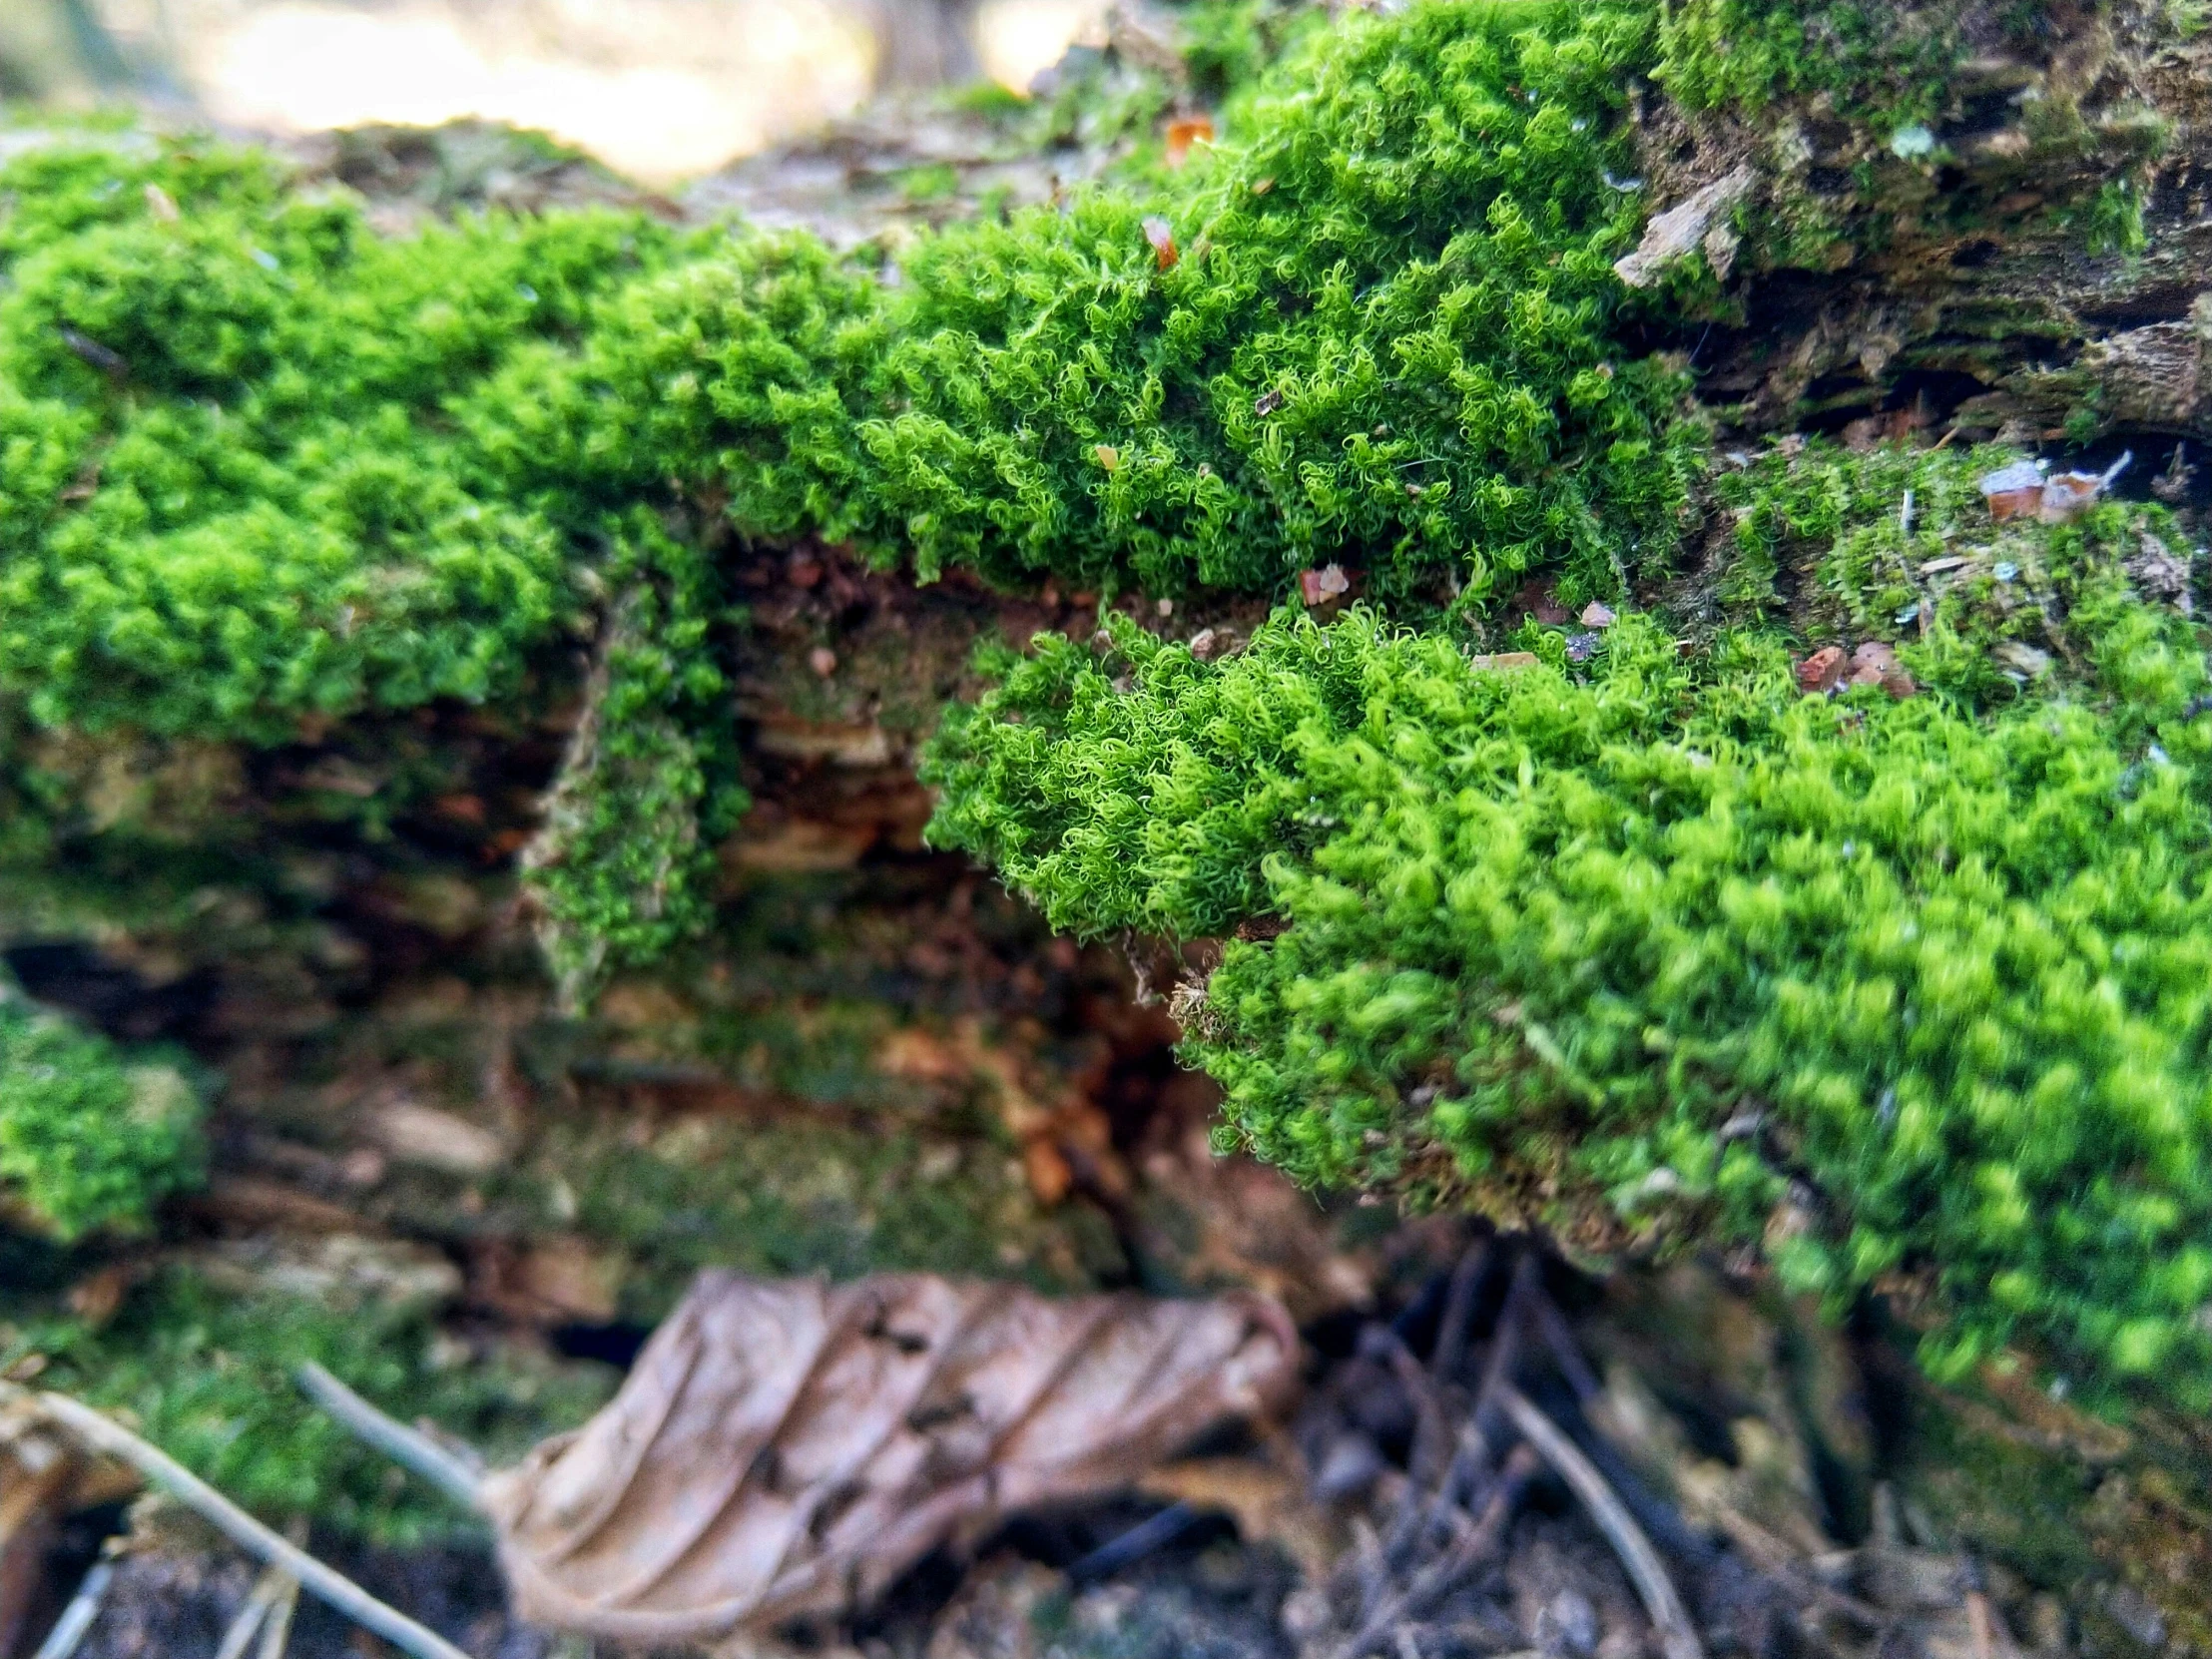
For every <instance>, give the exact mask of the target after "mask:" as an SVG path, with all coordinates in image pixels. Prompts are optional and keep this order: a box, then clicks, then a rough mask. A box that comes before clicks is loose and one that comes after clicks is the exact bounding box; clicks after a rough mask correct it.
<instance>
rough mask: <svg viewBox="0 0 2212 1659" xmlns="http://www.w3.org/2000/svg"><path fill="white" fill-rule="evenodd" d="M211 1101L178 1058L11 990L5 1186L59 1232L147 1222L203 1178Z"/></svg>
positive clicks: (1, 1076)
mask: <svg viewBox="0 0 2212 1659" xmlns="http://www.w3.org/2000/svg"><path fill="white" fill-rule="evenodd" d="M201 1110H202V1108H201V1102H200V1097H199V1095H198V1094H197V1093H196V1092H195V1090H194V1089H193V1086H192V1085H191V1084H190V1083H189V1082H187V1081H186V1079H185V1076H184V1074H183V1073H182V1072H181V1071H179V1070H178V1068H177V1067H176V1066H175V1065H173V1064H170V1063H166V1062H164V1061H161V1060H157V1059H138V1060H135V1061H134V1060H133V1059H132V1058H130V1057H128V1056H126V1055H125V1054H124V1053H123V1052H122V1051H121V1050H119V1049H118V1048H117V1047H116V1046H115V1044H113V1043H111V1042H109V1041H108V1040H107V1039H106V1038H105V1037H101V1036H98V1035H95V1034H93V1033H91V1032H87V1031H82V1030H79V1029H77V1028H76V1027H74V1026H72V1025H70V1024H69V1023H68V1022H67V1021H66V1020H63V1019H60V1018H58V1017H56V1016H54V1015H51V1014H44V1013H38V1012H34V1011H32V1010H31V1009H29V1008H28V1007H26V1006H25V1005H24V1004H23V1003H22V1002H21V1001H20V1000H19V999H16V1000H0V1195H4V1196H5V1198H6V1199H7V1201H8V1202H9V1203H10V1204H11V1205H13V1206H18V1207H20V1211H21V1212H27V1214H28V1218H29V1219H31V1220H32V1221H34V1222H35V1223H36V1224H37V1225H38V1226H39V1227H40V1228H41V1229H43V1230H44V1231H46V1232H48V1233H51V1234H52V1235H53V1236H54V1237H56V1238H59V1239H63V1240H70V1239H76V1238H79V1237H81V1236H83V1235H84V1234H86V1233H90V1232H93V1231H95V1230H97V1229H103V1228H105V1229H112V1230H119V1231H126V1232H128V1231H134V1230H137V1229H139V1228H143V1227H144V1226H145V1225H146V1223H147V1220H148V1218H149V1216H150V1215H151V1214H152V1211H153V1209H154V1206H155V1205H156V1204H158V1203H159V1202H160V1201H161V1200H162V1198H164V1197H165V1196H167V1195H168V1194H169V1193H172V1192H175V1191H176V1190H177V1189H179V1188H180V1187H186V1186H190V1185H191V1184H192V1183H193V1182H194V1181H196V1180H197V1179H198V1176H199V1170H200V1158H201V1145H200V1118H201Z"/></svg>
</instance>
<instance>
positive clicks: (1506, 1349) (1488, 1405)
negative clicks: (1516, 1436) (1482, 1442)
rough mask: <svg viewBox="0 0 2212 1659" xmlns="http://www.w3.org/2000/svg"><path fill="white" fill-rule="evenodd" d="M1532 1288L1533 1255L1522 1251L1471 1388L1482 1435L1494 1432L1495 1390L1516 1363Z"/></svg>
mask: <svg viewBox="0 0 2212 1659" xmlns="http://www.w3.org/2000/svg"><path fill="white" fill-rule="evenodd" d="M1536 1290H1537V1285H1536V1258H1535V1257H1534V1256H1532V1255H1523V1256H1522V1257H1521V1259H1520V1260H1519V1261H1517V1262H1515V1263H1514V1264H1513V1282H1512V1284H1511V1285H1509V1286H1507V1287H1506V1291H1505V1305H1504V1306H1503V1307H1502V1308H1500V1309H1499V1310H1498V1312H1497V1327H1496V1329H1495V1330H1493V1331H1492V1332H1491V1333H1490V1352H1489V1353H1488V1354H1487V1355H1486V1356H1485V1357H1484V1358H1483V1361H1482V1382H1481V1384H1480V1386H1478V1387H1477V1388H1476V1389H1475V1391H1474V1425H1475V1427H1477V1428H1479V1429H1480V1430H1482V1433H1483V1436H1484V1437H1485V1438H1488V1437H1489V1436H1490V1435H1492V1434H1493V1433H1494V1432H1495V1424H1496V1419H1497V1395H1498V1390H1499V1389H1500V1388H1502V1387H1504V1386H1505V1385H1506V1384H1507V1383H1511V1382H1512V1380H1513V1372H1514V1368H1515V1367H1517V1366H1518V1365H1519V1364H1520V1344H1521V1325H1522V1322H1523V1320H1524V1319H1525V1318H1526V1317H1527V1312H1528V1301H1529V1298H1530V1297H1532V1296H1534V1295H1535V1294H1536Z"/></svg>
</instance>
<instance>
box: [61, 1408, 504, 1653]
mask: <svg viewBox="0 0 2212 1659" xmlns="http://www.w3.org/2000/svg"><path fill="white" fill-rule="evenodd" d="M32 1399H33V1400H34V1401H35V1403H36V1404H37V1406H38V1409H39V1410H40V1411H41V1412H42V1413H43V1414H44V1415H45V1416H46V1417H47V1418H48V1420H50V1421H52V1422H54V1423H57V1424H58V1425H60V1426H61V1427H63V1428H66V1429H68V1430H69V1431H70V1432H71V1433H72V1434H74V1435H76V1436H77V1438H78V1439H80V1440H82V1441H83V1442H84V1443H85V1444H86V1445H88V1446H90V1447H92V1448H93V1449H94V1450H95V1451H99V1452H103V1453H105V1454H106V1455H107V1456H110V1457H114V1458H118V1459H120V1460H121V1461H123V1462H126V1463H128V1464H130V1465H131V1466H132V1467H133V1468H135V1469H137V1470H138V1471H139V1473H141V1474H143V1475H145V1476H146V1478H147V1479H149V1480H151V1481H153V1482H154V1484H156V1485H157V1486H160V1487H161V1488H162V1489H163V1490H164V1491H166V1492H168V1493H169V1494H170V1496H172V1497H174V1498H176V1499H177V1501H178V1502H180V1503H182V1504H184V1505H185V1506H186V1507H187V1508H190V1509H192V1510H194V1511H196V1512H197V1513H198V1514H199V1515H200V1516H201V1518H202V1519H204V1520H206V1521H208V1522H209V1523H210V1524H211V1525H213V1526H214V1527H215V1528H216V1529H217V1530H218V1531H220V1532H222V1533H223V1534H224V1535H225V1536H226V1537H228V1538H229V1539H230V1540H231V1541H232V1542H233V1543H235V1544H237V1545H238V1546H239V1547H240V1548H241V1549H244V1550H246V1551H247V1552H248V1553H249V1554H252V1555H253V1556H255V1557H256V1558H258V1559H260V1560H263V1561H274V1562H279V1563H281V1564H282V1565H283V1566H284V1568H285V1569H286V1570H288V1571H289V1572H290V1573H291V1574H292V1575H293V1576H294V1577H296V1578H297V1579H298V1580H299V1582H300V1584H301V1586H302V1587H303V1588H305V1589H307V1590H310V1591H312V1592H313V1593H314V1595H315V1597H316V1598H317V1599H318V1600H320V1601H322V1602H324V1603H326V1604H328V1605H329V1606H330V1607H332V1608H334V1609H336V1610H337V1611H338V1612H340V1613H342V1614H344V1615H345V1616H346V1617H347V1618H349V1619H351V1620H352V1621H353V1622H354V1623H355V1624H357V1625H359V1626H361V1628H362V1629H364V1630H367V1631H369V1632H370V1633H371V1634H373V1635H377V1636H381V1637H382V1638H383V1639H384V1640H385V1641H387V1642H389V1643H390V1644H391V1645H392V1646H393V1647H395V1648H398V1649H399V1650H400V1651H401V1652H402V1653H408V1654H412V1655H413V1656H414V1659H468V1656H467V1655H466V1654H464V1653H463V1652H462V1651H461V1650H460V1649H459V1648H457V1647H455V1646H454V1645H453V1644H452V1643H451V1642H449V1641H447V1640H446V1639H445V1638H444V1637H443V1636H440V1635H439V1634H438V1633H437V1632H436V1631H434V1630H431V1629H428V1628H427V1627H425V1626H423V1625H420V1624H417V1623H416V1622H415V1621H414V1620H413V1619H410V1618H409V1617H407V1615H406V1614H404V1613H402V1612H400V1611H399V1609H397V1608H396V1607H387V1606H386V1605H385V1604H384V1603H383V1602H380V1601H378V1600H377V1599H376V1598H375V1597H374V1596H372V1595H370V1594H369V1593H368V1592H367V1591H366V1590H364V1589H362V1588H361V1587H360V1586H359V1585H358V1584H356V1583H354V1582H353V1581H352V1580H351V1579H350V1578H347V1577H346V1576H345V1575H344V1574H343V1573H340V1572H338V1571H336V1570H335V1569H333V1568H331V1567H327V1566H325V1565H323V1563H322V1562H320V1561H318V1560H316V1559H315V1558H314V1557H313V1556H311V1555H309V1554H308V1553H307V1552H306V1551H305V1550H303V1549H300V1548H298V1547H297V1546H296V1545H294V1544H291V1543H289V1542H287V1541H286V1540H285V1539H284V1538H282V1537H281V1536H279V1535H278V1534H277V1533H276V1532H274V1531H272V1530H271V1529H270V1528H269V1527H266V1526H264V1525H263V1524H262V1523H261V1522H260V1521H258V1520H256V1519H255V1518H254V1517H253V1516H252V1515H249V1514H248V1513H247V1512H246V1511H245V1510H244V1509H241V1508H240V1507H239V1506H238V1505H237V1504H235V1503H233V1502H232V1501H231V1500H230V1499H229V1498H227V1497H225V1496H224V1495H223V1494H222V1493H221V1492H219V1491H217V1490H216V1489H215V1488H214V1487H213V1486H211V1485H209V1484H208V1483H207V1482H206V1481H205V1480H202V1479H201V1478H200V1477H199V1476H198V1475H197V1474H194V1473H193V1472H192V1471H191V1470H190V1469H188V1468H186V1467H185V1466H184V1464H182V1463H180V1462H178V1461H177V1460H176V1459H175V1458H174V1457H172V1456H170V1455H169V1453H168V1452H166V1451H163V1450H162V1449H161V1448H160V1447H159V1446H156V1445H153V1444H151V1443H150V1442H148V1441H146V1440H142V1439H140V1438H139V1437H138V1436H137V1435H136V1434H134V1433H132V1432H131V1431H130V1430H129V1429H127V1428H125V1427H123V1426H122V1425H121V1424H120V1423H117V1422H114V1421H112V1420H111V1419H109V1418H108V1417H106V1416H104V1415H102V1414H101V1413H100V1412H98V1411H95V1410H94V1409H93V1408H92V1407H91V1406H89V1405H87V1404H85V1403H84V1401H82V1400H78V1399H72V1398H70V1396H69V1395H67V1394H55V1393H39V1394H34V1395H32ZM105 1564H106V1563H102V1565H105ZM94 1570H95V1571H98V1570H99V1569H97V1568H96V1569H94ZM91 1587H92V1586H91V1581H90V1577H89V1575H88V1578H87V1589H90V1588H91ZM99 1589H100V1591H101V1592H102V1593H103V1594H104V1593H105V1592H106V1589H107V1581H106V1580H105V1579H102V1580H101V1582H100V1585H99ZM85 1593H86V1592H85V1591H84V1590H80V1591H79V1592H78V1594H79V1597H80V1599H81V1598H82V1597H83V1596H84V1595H85ZM74 1606H75V1604H74V1603H72V1607H74ZM97 1610H98V1607H97V1603H95V1605H94V1607H93V1609H92V1610H91V1611H88V1612H87V1613H86V1615H85V1622H86V1623H87V1624H88V1625H89V1624H90V1623H91V1618H92V1612H93V1611H97ZM67 1616H68V1615H66V1614H65V1615H64V1617H65V1618H66V1617H67ZM56 1628H57V1631H58V1630H59V1628H60V1627H59V1626H57V1627H56ZM82 1639H83V1633H82V1632H81V1631H80V1632H79V1635H78V1640H82ZM74 1646H75V1644H74V1643H72V1644H71V1648H70V1649H69V1650H65V1651H64V1652H57V1653H48V1652H46V1651H45V1650H44V1649H42V1650H40V1653H39V1656H38V1659H66V1653H67V1652H68V1651H73V1650H74Z"/></svg>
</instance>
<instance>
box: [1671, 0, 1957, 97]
mask: <svg viewBox="0 0 2212 1659" xmlns="http://www.w3.org/2000/svg"><path fill="white" fill-rule="evenodd" d="M1966 46H1967V39H1966V31H1965V28H1964V16H1963V12H1962V10H1961V9H1960V8H1958V7H1955V6H1944V5H1915V4H1911V3H1908V0H1668V3H1667V4H1666V5H1664V6H1662V7H1661V9H1660V19H1659V55H1658V62H1657V63H1656V64H1655V65H1654V67H1653V69H1652V78H1653V79H1654V80H1655V81H1657V82H1658V83H1659V84H1660V85H1661V86H1663V87H1665V88H1666V89H1667V92H1668V93H1669V95H1670V96H1672V97H1673V98H1674V99H1675V100H1676V101H1677V102H1678V103H1680V104H1682V105H1683V106H1684V107H1685V108H1688V109H1692V110H1707V109H1712V108H1715V107H1717V106H1720V105H1725V104H1733V105H1739V106H1742V107H1744V108H1746V109H1748V110H1752V111H1757V110H1759V109H1761V108H1763V107H1764V106H1765V105H1767V104H1769V103H1770V102H1772V101H1773V100H1775V99H1777V98H1786V97H1791V96H1796V95H1801V94H1802V95H1826V98H1827V100H1828V102H1829V103H1830V104H1831V105H1832V106H1833V107H1834V108H1835V109H1836V110H1837V112H1838V113H1839V114H1843V115H1846V116H1856V117H1868V118H1874V117H1881V118H1884V119H1886V120H1888V121H1889V122H1890V123H1891V124H1892V125H1906V124H1911V123H1917V122H1925V121H1928V120H1930V119H1932V118H1933V117H1934V116H1935V115H1936V113H1937V112H1938V111H1940V110H1941V109H1942V107H1943V106H1944V105H1945V104H1946V103H1947V102H1948V101H1949V98H1950V90H1949V88H1948V86H1947V85H1946V84H1945V83H1946V80H1947V77H1948V76H1949V74H1950V72H1951V70H1952V69H1954V68H1955V67H1956V65H1957V64H1958V62H1959V60H1960V59H1961V58H1962V57H1964V55H1965V52H1966Z"/></svg>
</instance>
